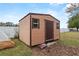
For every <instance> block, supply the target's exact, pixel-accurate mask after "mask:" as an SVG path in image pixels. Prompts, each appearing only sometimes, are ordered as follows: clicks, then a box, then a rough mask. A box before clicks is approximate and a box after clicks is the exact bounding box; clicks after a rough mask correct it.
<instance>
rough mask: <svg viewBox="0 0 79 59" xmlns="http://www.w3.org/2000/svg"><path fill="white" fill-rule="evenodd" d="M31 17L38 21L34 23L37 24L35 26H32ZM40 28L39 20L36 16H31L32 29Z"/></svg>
mask: <svg viewBox="0 0 79 59" xmlns="http://www.w3.org/2000/svg"><path fill="white" fill-rule="evenodd" d="M33 19H36V20H37V22H38V23H35V24H37V27H34V26H33ZM39 28H40V20H39V19H38V18H32V29H39Z"/></svg>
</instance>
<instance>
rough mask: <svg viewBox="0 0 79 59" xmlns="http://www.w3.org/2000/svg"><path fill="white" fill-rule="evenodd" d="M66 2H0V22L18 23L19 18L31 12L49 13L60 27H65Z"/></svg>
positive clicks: (66, 17)
mask: <svg viewBox="0 0 79 59" xmlns="http://www.w3.org/2000/svg"><path fill="white" fill-rule="evenodd" d="M67 7H68V4H66V3H0V22H13V23H15V24H16V23H19V20H20V19H21V18H22V17H24V16H25V15H27V14H28V13H29V12H32V13H44V14H50V15H52V16H54V17H55V18H57V19H58V20H59V21H60V28H67V21H68V17H69V16H68V14H67V13H66V8H67Z"/></svg>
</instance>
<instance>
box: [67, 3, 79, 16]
mask: <svg viewBox="0 0 79 59" xmlns="http://www.w3.org/2000/svg"><path fill="white" fill-rule="evenodd" d="M66 12H67V13H69V14H70V16H74V15H76V14H77V13H79V3H69V4H68V6H67V8H66Z"/></svg>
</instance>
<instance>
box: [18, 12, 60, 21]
mask: <svg viewBox="0 0 79 59" xmlns="http://www.w3.org/2000/svg"><path fill="white" fill-rule="evenodd" d="M28 15H46V16H51V15H49V14H41V13H28V14H27V15H26V16H24V17H23V18H22V19H21V20H23V19H24V18H25V17H27V16H28ZM51 17H52V18H54V19H55V20H57V21H59V20H58V19H56V18H55V17H53V16H51ZM21 20H19V21H21ZM59 22H60V21H59Z"/></svg>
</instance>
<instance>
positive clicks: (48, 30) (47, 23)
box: [45, 20, 53, 42]
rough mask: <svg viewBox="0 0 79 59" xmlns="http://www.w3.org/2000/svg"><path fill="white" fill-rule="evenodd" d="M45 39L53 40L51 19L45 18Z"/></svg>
mask: <svg viewBox="0 0 79 59" xmlns="http://www.w3.org/2000/svg"><path fill="white" fill-rule="evenodd" d="M45 40H46V42H48V41H52V40H53V21H49V20H45Z"/></svg>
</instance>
